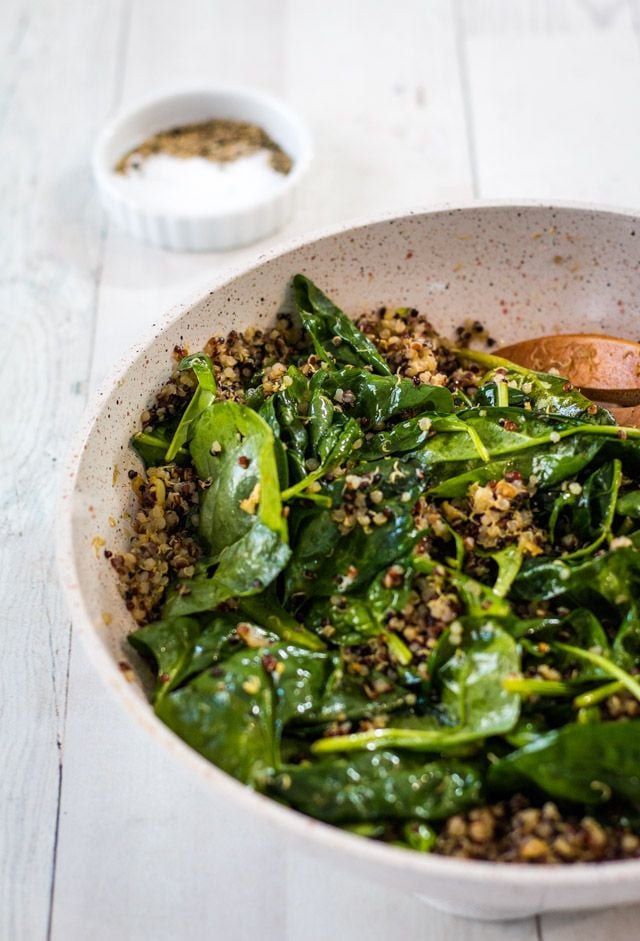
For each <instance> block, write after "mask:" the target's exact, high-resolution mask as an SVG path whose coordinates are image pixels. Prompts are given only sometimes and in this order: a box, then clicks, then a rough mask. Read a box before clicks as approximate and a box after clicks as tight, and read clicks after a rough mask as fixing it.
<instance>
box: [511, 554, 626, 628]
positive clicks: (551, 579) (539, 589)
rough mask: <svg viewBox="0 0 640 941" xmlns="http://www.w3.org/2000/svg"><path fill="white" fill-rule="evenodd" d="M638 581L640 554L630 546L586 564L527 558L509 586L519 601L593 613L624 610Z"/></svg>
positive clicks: (611, 612) (597, 557)
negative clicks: (554, 602) (558, 603)
mask: <svg viewBox="0 0 640 941" xmlns="http://www.w3.org/2000/svg"><path fill="white" fill-rule="evenodd" d="M639 580H640V555H639V554H638V551H637V549H635V548H634V547H629V548H621V549H616V550H614V551H610V552H607V553H604V554H603V555H601V556H596V557H595V558H593V559H588V560H587V561H584V562H582V561H578V562H571V561H569V562H563V561H562V560H561V559H548V558H542V557H540V558H539V559H527V560H525V562H524V564H523V566H522V569H521V570H520V573H519V574H518V576H517V578H516V579H515V581H514V583H513V588H512V595H513V597H514V598H517V599H521V600H536V601H548V600H551V599H554V600H555V599H557V600H559V601H560V600H561V601H563V602H565V601H566V602H568V603H569V604H572V605H575V606H580V607H587V608H593V610H594V612H595V613H596V614H598V613H600V612H602V613H605V614H606V613H610V614H613V615H615V614H616V613H620V611H622V612H623V613H624V612H626V610H628V608H629V606H630V604H631V602H632V598H633V596H634V594H635V593H636V592H637V590H638V583H639Z"/></svg>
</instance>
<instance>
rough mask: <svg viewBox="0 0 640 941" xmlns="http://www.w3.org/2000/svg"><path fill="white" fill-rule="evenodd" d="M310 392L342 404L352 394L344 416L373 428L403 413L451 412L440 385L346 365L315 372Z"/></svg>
mask: <svg viewBox="0 0 640 941" xmlns="http://www.w3.org/2000/svg"><path fill="white" fill-rule="evenodd" d="M311 388H312V390H313V391H314V392H316V391H317V390H319V389H321V390H322V391H323V393H324V394H325V396H327V397H328V398H330V399H333V400H336V398H337V401H342V402H344V400H345V396H344V393H345V392H350V393H352V397H353V398H352V400H351V399H348V400H347V401H349V402H351V404H349V405H348V406H347V405H345V406H344V408H345V409H348V414H349V415H350V416H352V417H355V418H366V419H367V422H368V423H369V425H370V426H372V427H375V426H376V425H381V424H383V423H384V422H387V421H389V420H390V419H392V418H396V417H397V416H399V415H402V414H403V413H405V412H418V411H419V412H424V411H425V410H430V411H435V412H438V413H441V414H447V413H449V412H451V411H453V397H452V395H451V393H450V392H449V390H448V389H444V388H443V387H442V386H431V385H427V384H424V383H422V384H421V385H418V386H417V385H415V384H414V383H413V382H412V380H411V379H402V378H400V377H399V376H377V375H374V374H373V373H371V372H369V371H368V370H367V369H359V368H356V367H355V366H347V367H344V368H343V369H329V370H318V372H317V373H315V375H314V377H313V379H312V380H311Z"/></svg>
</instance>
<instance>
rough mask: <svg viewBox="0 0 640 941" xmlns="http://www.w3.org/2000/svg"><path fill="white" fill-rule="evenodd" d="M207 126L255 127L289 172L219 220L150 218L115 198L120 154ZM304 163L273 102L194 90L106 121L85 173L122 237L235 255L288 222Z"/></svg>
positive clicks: (301, 147) (246, 92)
mask: <svg viewBox="0 0 640 941" xmlns="http://www.w3.org/2000/svg"><path fill="white" fill-rule="evenodd" d="M212 118H227V119H232V120H238V121H250V122H252V123H253V124H257V125H259V126H260V127H262V128H263V129H264V130H265V131H266V132H267V134H268V135H269V136H270V137H271V138H272V139H273V140H274V141H275V142H276V143H277V144H279V145H280V147H281V148H282V149H283V150H284V151H285V153H287V154H288V155H289V156H290V157H291V159H292V161H293V166H292V169H291V170H290V172H289V173H288V174H287V177H286V180H285V183H284V185H283V186H281V187H280V188H279V189H278V191H277V192H276V193H270V194H268V195H265V196H264V197H263V198H261V199H260V200H257V201H256V202H255V203H252V204H251V205H248V206H247V205H244V206H242V207H239V208H238V209H234V210H225V211H223V212H220V213H211V212H210V211H209V210H203V211H202V212H197V213H194V212H188V211H185V212H184V213H180V214H176V213H171V214H169V213H166V212H152V211H150V210H149V209H148V208H145V207H142V206H140V205H138V203H137V202H136V201H135V200H134V199H133V198H132V197H131V196H130V195H128V194H125V193H123V192H122V189H121V187H119V186H118V181H117V179H116V175H115V173H114V167H115V165H116V163H117V162H118V160H119V159H120V158H121V157H122V155H123V154H125V153H127V151H129V150H131V148H133V147H135V146H137V145H138V144H140V143H142V142H143V141H144V140H146V139H147V138H148V137H150V136H152V135H153V134H157V133H158V132H159V131H163V130H167V129H168V128H171V127H176V126H177V125H181V124H190V123H196V122H198V121H206V120H210V119H212ZM311 157H312V152H311V138H310V136H309V132H308V131H307V129H306V127H305V125H304V124H303V123H302V122H301V121H300V120H299V118H297V117H296V116H295V115H294V114H293V113H292V112H291V111H290V110H289V108H287V107H286V106H285V105H284V104H282V103H281V102H280V101H278V100H277V99H275V98H272V97H271V96H270V95H267V94H264V93H263V92H260V91H253V90H250V89H242V88H201V89H194V90H192V91H180V92H176V93H174V94H170V95H164V96H162V97H158V98H154V99H151V100H147V101H146V102H144V103H143V104H141V105H139V106H138V107H136V108H133V109H131V110H130V111H127V112H126V113H124V114H121V115H119V116H118V117H116V118H114V119H113V120H112V121H111V122H110V123H109V124H108V125H107V126H106V127H105V128H104V130H103V131H102V133H101V134H100V137H99V138H98V140H97V142H96V146H95V149H94V153H93V172H94V176H95V179H96V181H97V184H98V187H99V189H100V194H101V198H102V202H103V204H104V206H105V208H106V209H107V211H108V212H109V214H110V216H111V217H112V218H113V219H114V220H115V222H116V223H117V224H118V225H119V226H120V227H121V228H123V229H125V230H126V231H127V232H128V233H129V234H130V235H132V236H133V237H134V238H137V239H141V240H142V241H145V242H149V243H150V244H152V245H156V246H158V247H159V248H169V249H172V250H174V251H186V252H198V251H210V250H220V249H228V248H238V247H239V246H241V245H247V244H249V243H250V242H257V241H258V240H259V239H262V238H265V237H266V236H267V235H271V234H272V233H273V232H276V231H277V230H278V229H280V228H281V227H282V226H283V225H284V224H285V223H286V222H288V221H289V219H290V218H291V215H292V213H293V208H294V199H295V193H296V190H297V189H298V184H299V183H300V180H301V179H302V177H303V175H304V174H305V172H306V170H307V169H308V167H309V164H310V162H311Z"/></svg>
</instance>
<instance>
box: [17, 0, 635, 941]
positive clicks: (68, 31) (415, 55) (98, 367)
mask: <svg viewBox="0 0 640 941" xmlns="http://www.w3.org/2000/svg"><path fill="white" fill-rule="evenodd" d="M0 43H1V45H2V55H1V56H0V134H1V135H2V146H1V148H0V154H1V159H0V186H1V187H2V202H1V203H0V205H1V206H2V212H1V214H0V227H1V229H2V236H1V238H0V259H1V260H0V299H1V300H0V320H1V327H2V333H1V336H2V338H3V343H2V353H3V355H2V357H1V359H0V410H1V415H2V420H1V421H0V437H1V448H0V454H1V455H2V457H1V461H2V473H1V474H0V535H1V542H0V594H1V599H0V612H1V614H0V625H1V627H0V650H1V655H2V659H1V661H0V662H1V673H0V939H1V941H19V939H20V941H22V939H26V941H40V939H44V938H46V937H51V938H53V939H55V941H76V939H82V941H84V939H86V938H91V939H92V941H105V939H108V941H110V939H118V941H120V939H123V941H124V939H130V941H146V939H154V941H164V939H176V938H188V939H190V941H199V939H204V938H216V939H232V941H236V939H237V941H244V939H249V938H252V939H253V938H256V937H259V938H265V939H275V938H278V939H285V941H325V939H328V938H337V939H341V941H342V939H344V941H354V939H361V938H362V939H365V938H366V939H367V941H382V939H389V938H404V939H418V938H430V939H434V941H439V939H447V941H462V939H470V941H485V939H505V941H506V939H508V941H536V939H541V938H544V939H545V941H570V939H578V938H579V939H580V941H595V939H600V938H611V939H615V938H623V937H627V938H632V937H637V923H638V919H639V918H640V907H637V908H635V909H626V910H620V911H608V912H602V913H598V914H591V915H581V916H575V917H558V916H549V917H543V918H541V919H529V920H527V921H524V922H521V923H515V924H511V925H486V924H485V925H483V924H479V923H478V924H476V923H466V922H462V921H460V920H457V919H455V918H452V917H449V916H445V915H442V914H440V913H438V912H435V911H434V910H432V909H430V908H428V907H427V906H425V905H424V904H422V903H420V902H419V901H418V900H416V899H413V898H410V897H405V896H403V895H400V894H398V893H395V892H386V891H384V889H381V888H380V887H379V886H375V887H372V886H370V885H368V884H366V883H363V882H361V881H359V880H357V879H354V878H353V877H350V876H348V875H346V874H344V873H339V872H329V871H325V870H324V869H320V868H318V867H317V866H316V865H315V864H314V862H313V861H312V860H310V859H307V858H305V857H304V856H302V855H295V856H294V855H291V854H287V853H285V851H284V850H283V848H282V847H281V846H280V845H278V844H277V843H274V844H270V845H267V846H265V845H259V844H258V843H257V842H256V840H255V838H254V836H253V834H252V829H251V824H250V821H247V826H246V830H245V831H244V832H242V833H237V832H236V833H234V834H230V833H229V832H228V830H227V829H226V825H225V821H224V820H223V819H221V814H220V813H219V812H218V811H217V810H216V808H215V806H212V804H211V801H210V800H209V799H208V798H207V795H205V794H204V793H203V792H202V791H201V789H200V785H198V784H196V783H194V782H193V781H192V780H190V779H187V777H186V775H185V774H184V773H183V772H182V771H181V769H180V768H179V767H177V766H176V765H175V764H174V763H173V761H172V760H170V758H169V757H167V756H165V755H164V754H162V753H160V752H159V750H158V749H157V747H156V746H155V745H154V744H152V743H150V742H148V741H147V739H146V738H145V737H144V736H143V734H142V733H141V732H140V731H138V730H136V729H134V728H132V727H131V725H130V724H129V721H128V720H127V719H126V718H125V716H124V714H123V713H121V712H120V710H119V707H118V705H117V703H116V702H115V701H113V700H112V699H111V698H110V695H109V694H108V693H107V692H106V691H105V690H104V689H103V688H102V687H101V686H100V684H99V683H98V682H97V680H96V677H95V676H94V674H93V672H92V669H91V668H90V666H88V664H87V662H86V660H85V657H84V654H83V651H82V650H81V649H80V648H79V647H78V645H77V644H76V643H75V641H74V639H73V634H72V632H71V628H70V625H69V622H68V618H67V616H66V614H65V611H64V609H63V606H62V603H61V599H60V593H59V590H58V587H57V584H56V572H55V566H54V562H53V545H52V536H53V510H54V500H55V493H56V485H57V468H58V467H59V465H60V462H61V460H62V458H63V456H64V454H65V450H66V446H67V443H68V439H69V435H70V432H71V431H72V429H73V426H74V425H75V423H76V422H77V420H78V419H79V417H80V414H81V412H82V409H83V407H84V404H85V400H86V398H87V395H88V394H89V393H90V392H91V390H92V388H93V387H94V386H95V384H96V383H97V382H99V381H100V379H101V377H102V376H103V375H104V373H105V371H106V370H107V368H108V367H109V366H110V364H111V363H112V362H113V361H114V359H116V358H117V357H118V356H120V355H121V354H122V353H123V352H124V351H125V349H126V348H127V347H128V346H129V344H130V343H131V342H132V341H133V340H134V339H136V338H137V337H138V335H139V334H141V333H143V332H144V331H145V330H147V329H148V327H149V324H150V323H151V322H152V320H153V319H154V318H155V317H156V315H157V314H158V313H159V312H164V311H165V310H166V309H167V308H168V307H170V306H171V304H172V303H173V302H174V301H177V300H178V299H182V298H184V297H188V296H189V295H193V294H194V293H195V291H196V289H197V287H198V286H199V285H202V286H204V285H206V283H207V281H208V280H209V279H211V278H212V277H213V276H215V275H217V274H218V273H219V272H220V271H221V270H222V269H224V268H225V266H228V265H230V264H234V265H235V264H237V263H238V262H239V261H242V260H244V259H247V260H248V259H251V258H253V257H255V255H256V254H257V253H259V252H260V251H262V250H263V248H265V247H267V246H268V245H271V244H275V243H276V241H277V239H278V238H281V237H285V236H287V235H291V234H294V233H302V232H306V231H309V230H311V229H313V228H317V227H319V226H323V225H326V224H328V223H333V222H337V221H342V220H345V219H348V218H351V217H355V216H363V215H368V214H374V213H376V212H379V211H387V210H389V209H394V208H398V209H401V208H408V207H418V206H424V205H427V204H429V203H433V202H442V201H464V200H468V199H469V198H472V197H485V198H493V197H501V198H510V197H530V198H536V197H540V198H543V199H545V200H546V199H575V200H588V201H594V202H606V203H610V204H618V205H633V206H636V207H638V206H640V172H639V168H640V159H639V158H640V129H639V128H640V121H639V117H640V114H639V110H640V109H639V106H638V101H639V94H638V93H639V90H640V0H530V2H527V0H459V2H456V0H451V2H450V0H296V2H288V3H287V2H285V0H227V2H225V0H181V2H177V0H102V2H100V0H3V3H2V4H0ZM203 80H205V81H210V82H212V83H234V82H235V83H241V84H252V85H256V86H260V87H263V88H265V89H268V90H270V91H272V92H274V93H276V94H279V95H282V96H284V97H286V98H287V99H288V100H289V101H290V103H291V104H292V105H293V106H294V107H295V108H296V109H297V110H298V111H299V112H300V113H301V114H302V115H303V116H304V117H305V118H306V119H307V121H308V122H309V124H310V126H311V129H312V132H313V136H314V138H315V144H316V152H317V156H316V160H315V163H314V166H313V170H312V173H311V176H310V178H309V181H308V185H307V187H306V189H305V192H304V194H303V196H302V200H301V203H300V206H299V211H298V213H297V215H296V218H295V220H294V221H293V222H292V223H291V225H290V226H289V229H288V231H286V232H283V233H281V235H280V236H278V237H276V238H274V239H271V240H270V241H269V242H268V243H265V244H263V245H260V246H258V247H252V248H249V249H244V250H242V251H239V252H235V253H227V254H218V255H213V254H212V255H172V254H168V253H162V252H158V251H154V250H152V249H148V248H145V247H143V246H140V245H137V244H135V243H133V242H131V241H130V240H129V239H128V238H127V237H125V236H124V235H122V234H120V233H119V232H117V231H114V230H113V229H112V227H111V226H110V225H109V224H108V222H107V221H106V220H105V219H104V217H103V215H102V213H101V211H100V209H99V207H98V205H97V200H96V193H95V190H94V187H93V184H92V181H91V176H90V170H89V154H90V148H91V145H92V142H93V140H94V138H95V136H96V133H97V131H98V129H99V127H100V126H101V124H102V123H103V122H104V121H105V119H106V118H107V116H108V115H109V114H110V113H112V112H113V111H114V110H115V109H117V108H118V107H120V106H122V105H126V104H127V103H129V102H132V101H133V100H135V99H136V98H138V97H140V96H144V95H146V94H147V93H150V92H151V91H153V90H157V89H161V88H165V89H169V88H173V87H175V86H177V85H181V84H182V85H185V84H188V83H190V82H191V83H197V82H200V81H203ZM634 926H636V927H634Z"/></svg>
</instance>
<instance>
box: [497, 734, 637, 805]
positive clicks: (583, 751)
mask: <svg viewBox="0 0 640 941" xmlns="http://www.w3.org/2000/svg"><path fill="white" fill-rule="evenodd" d="M638 769H640V721H639V720H632V721H629V722H614V723H611V722H607V723H596V724H589V725H578V724H569V725H566V726H565V727H564V728H561V729H554V730H553V731H551V732H547V733H546V734H545V735H541V736H538V737H536V738H535V739H534V740H533V741H532V742H530V743H529V744H528V745H525V746H524V747H523V748H521V749H519V750H518V751H515V752H511V753H510V754H509V755H507V756H506V757H504V758H501V759H500V760H499V761H497V762H495V763H494V764H492V765H491V766H490V767H489V774H488V784H489V786H490V787H492V788H495V789H496V790H499V791H500V792H502V793H513V792H514V791H517V790H518V789H522V788H525V789H526V788H527V787H528V786H531V785H535V786H536V787H537V788H540V789H541V790H542V791H544V792H545V793H546V794H549V795H551V796H552V797H555V798H558V799H561V800H567V801H571V802H574V803H576V802H577V803H583V804H601V803H604V802H606V801H608V800H609V799H610V798H611V797H620V798H623V799H626V800H628V801H630V802H631V803H632V804H634V805H636V806H638V805H640V772H639V770H638Z"/></svg>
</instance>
